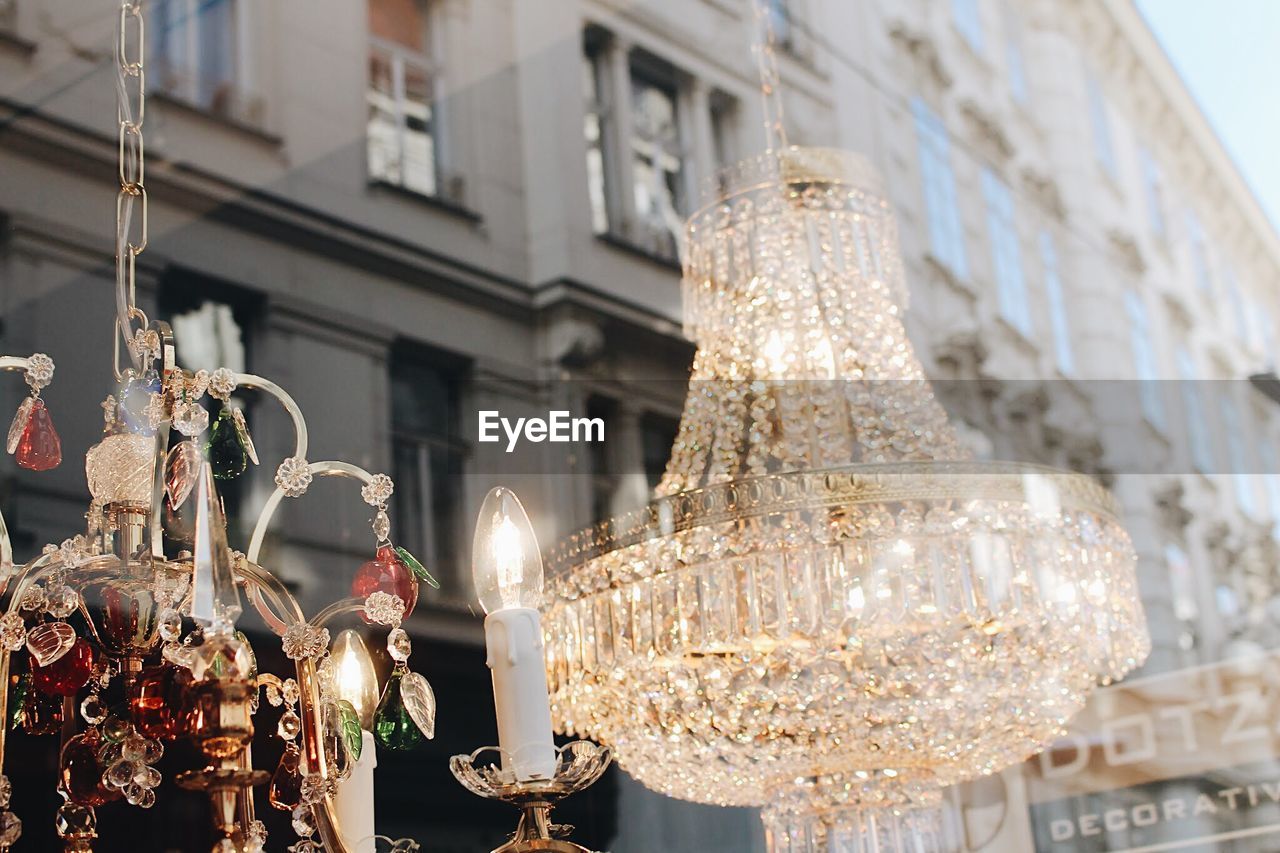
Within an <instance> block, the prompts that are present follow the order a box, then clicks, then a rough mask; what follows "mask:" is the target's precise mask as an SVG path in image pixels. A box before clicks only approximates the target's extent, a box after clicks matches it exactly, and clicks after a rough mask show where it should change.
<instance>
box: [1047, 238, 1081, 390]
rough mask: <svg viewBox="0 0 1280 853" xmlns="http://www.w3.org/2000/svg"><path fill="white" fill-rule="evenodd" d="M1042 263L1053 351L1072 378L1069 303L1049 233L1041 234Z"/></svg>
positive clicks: (1072, 363)
mask: <svg viewBox="0 0 1280 853" xmlns="http://www.w3.org/2000/svg"><path fill="white" fill-rule="evenodd" d="M1040 263H1041V265H1042V266H1043V267H1044V295H1045V300H1046V301H1047V302H1048V303H1049V322H1050V324H1051V325H1052V326H1053V350H1054V354H1055V355H1056V356H1057V361H1058V369H1059V370H1061V371H1062V372H1063V373H1064V374H1065V375H1068V376H1070V375H1071V374H1072V373H1074V372H1075V354H1074V353H1073V352H1072V349H1071V323H1070V322H1069V321H1068V320H1067V302H1066V299H1065V297H1064V296H1063V293H1062V277H1061V274H1060V273H1059V271H1058V252H1057V250H1056V249H1055V248H1054V245H1053V237H1052V236H1051V235H1050V234H1049V232H1048V231H1041V232H1040Z"/></svg>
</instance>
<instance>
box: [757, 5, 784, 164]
mask: <svg viewBox="0 0 1280 853" xmlns="http://www.w3.org/2000/svg"><path fill="white" fill-rule="evenodd" d="M751 6H752V10H753V11H754V12H755V24H756V33H755V38H753V39H752V52H753V53H755V55H756V67H757V68H758V69H759V71H760V102H761V105H762V106H763V108H764V141H765V151H767V152H770V153H772V152H774V151H780V150H782V149H784V148H786V147H787V129H786V123H785V120H784V118H783V114H782V92H781V90H782V78H781V74H779V72H778V50H777V47H778V35H777V32H776V31H775V30H774V28H773V15H772V13H771V12H770V8H769V0H753V2H752V4H751Z"/></svg>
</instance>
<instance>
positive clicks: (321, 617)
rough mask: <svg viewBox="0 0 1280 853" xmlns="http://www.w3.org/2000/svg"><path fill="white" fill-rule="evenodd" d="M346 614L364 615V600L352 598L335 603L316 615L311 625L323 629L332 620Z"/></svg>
mask: <svg viewBox="0 0 1280 853" xmlns="http://www.w3.org/2000/svg"><path fill="white" fill-rule="evenodd" d="M347 613H364V599H363V598H354V597H352V598H344V599H342V600H341V601H335V602H334V603H333V604H330V605H329V606H328V607H326V608H325V609H324V610H321V611H320V612H319V613H317V614H316V616H315V618H314V619H312V620H311V624H312V625H315V626H316V627H317V628H323V627H324V626H325V625H327V624H329V622H331V621H332V620H334V619H336V618H338V617H339V616H343V615H345V614H347Z"/></svg>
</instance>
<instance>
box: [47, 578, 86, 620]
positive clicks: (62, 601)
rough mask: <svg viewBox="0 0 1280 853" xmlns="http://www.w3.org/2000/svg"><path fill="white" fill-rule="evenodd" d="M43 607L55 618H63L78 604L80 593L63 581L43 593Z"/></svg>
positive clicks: (72, 611) (73, 610)
mask: <svg viewBox="0 0 1280 853" xmlns="http://www.w3.org/2000/svg"><path fill="white" fill-rule="evenodd" d="M44 606H45V609H46V610H48V611H49V615H50V616H53V617H54V618H55V619H65V618H66V617H68V616H70V615H71V614H72V613H74V612H75V610H76V608H77V607H79V606H80V593H78V592H76V591H75V589H74V588H72V587H70V586H67V585H66V584H65V583H63V584H59V585H58V586H55V587H51V588H50V589H49V591H48V593H47V594H46V595H45V603H44Z"/></svg>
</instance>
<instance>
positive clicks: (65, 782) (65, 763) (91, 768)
mask: <svg viewBox="0 0 1280 853" xmlns="http://www.w3.org/2000/svg"><path fill="white" fill-rule="evenodd" d="M102 746H103V740H102V738H101V736H100V735H99V734H98V732H97V730H95V729H89V730H88V731H86V732H84V733H83V734H78V735H76V736H75V737H73V738H72V739H71V740H69V741H67V745H66V746H64V747H63V748H62V789H63V790H64V791H66V793H67V797H68V798H69V799H70V800H71V802H73V803H75V804H76V805H78V806H88V807H90V808H96V807H97V806H100V805H103V804H104V803H109V802H111V801H112V800H118V799H120V796H121V791H120V789H119V788H111V787H108V786H107V785H105V784H103V781H102V773H103V770H104V769H105V768H104V767H103V766H102V762H101V761H100V760H99V759H98V750H99V749H101V747H102Z"/></svg>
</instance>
